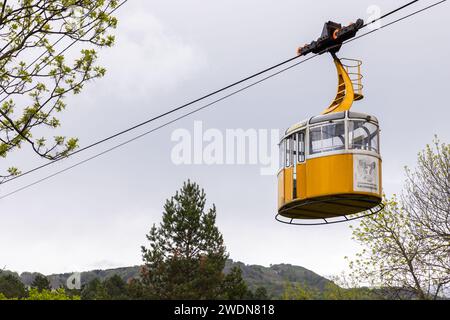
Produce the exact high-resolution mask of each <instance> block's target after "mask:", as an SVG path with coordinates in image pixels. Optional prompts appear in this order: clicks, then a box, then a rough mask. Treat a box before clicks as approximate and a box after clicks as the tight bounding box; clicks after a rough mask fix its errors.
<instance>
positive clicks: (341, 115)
mask: <svg viewBox="0 0 450 320" xmlns="http://www.w3.org/2000/svg"><path fill="white" fill-rule="evenodd" d="M332 56H333V58H334V63H335V65H336V69H337V74H338V90H337V94H336V98H335V99H334V100H333V102H332V103H331V105H330V106H329V107H328V108H327V109H326V110H325V111H324V112H323V113H322V114H321V115H318V116H314V117H312V118H310V119H308V120H305V121H302V122H300V123H298V124H296V125H294V126H292V127H290V128H289V129H288V130H286V133H285V135H284V137H283V138H282V139H281V142H280V145H279V147H280V166H281V168H280V170H279V172H278V215H277V220H279V221H281V222H286V223H293V221H302V220H303V219H308V220H305V221H312V220H310V219H321V220H322V221H323V220H324V221H325V223H329V221H328V220H327V219H329V218H334V217H345V218H346V219H347V220H349V219H348V218H347V217H346V216H347V215H351V214H356V213H359V212H364V211H368V210H369V211H368V212H370V213H375V212H378V211H379V210H380V209H381V208H382V204H381V199H382V188H381V156H380V128H379V123H378V120H377V118H376V117H374V116H371V115H368V114H365V113H360V112H352V111H350V108H351V106H352V104H353V102H354V101H358V100H361V99H362V98H363V94H362V84H361V79H362V75H361V62H360V61H359V60H350V59H345V60H344V59H342V61H345V63H346V64H343V62H342V61H341V60H340V59H338V58H337V57H336V55H335V54H334V53H333V52H332ZM377 208H378V209H377ZM372 210H378V211H372ZM283 218H284V219H283ZM286 218H287V221H286ZM298 219H300V220H298ZM283 220H284V221H283ZM343 221H345V220H343ZM296 224H301V223H296ZM307 224H310V223H307ZM320 224H321V223H320Z"/></svg>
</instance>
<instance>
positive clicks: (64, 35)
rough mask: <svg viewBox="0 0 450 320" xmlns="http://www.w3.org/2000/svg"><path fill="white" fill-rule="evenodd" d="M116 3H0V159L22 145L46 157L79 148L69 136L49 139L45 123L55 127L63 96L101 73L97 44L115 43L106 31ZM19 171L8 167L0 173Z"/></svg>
mask: <svg viewBox="0 0 450 320" xmlns="http://www.w3.org/2000/svg"><path fill="white" fill-rule="evenodd" d="M117 6H118V1H116V0H106V1H105V0H95V1H94V0H17V1H0V28H1V30H2V32H1V33H0V156H1V157H6V156H7V155H8V154H9V153H10V152H11V151H13V150H14V149H17V148H20V147H21V146H22V144H23V143H26V144H28V145H29V146H31V148H32V149H33V150H34V152H36V153H37V154H38V155H39V156H41V157H44V158H46V159H56V158H58V157H62V156H65V155H67V154H68V153H69V152H70V151H72V150H74V149H75V148H76V147H77V146H78V139H76V138H66V137H64V136H60V135H56V136H54V137H52V138H50V137H49V132H50V131H48V129H55V128H58V127H59V126H60V120H59V119H58V116H57V115H58V114H59V113H60V112H62V111H63V110H64V109H65V108H66V103H65V102H64V99H65V97H66V96H67V95H68V94H78V93H80V92H81V90H82V88H83V86H84V84H85V83H86V82H87V81H90V80H93V79H96V78H100V77H102V76H103V75H104V74H105V69H104V68H103V67H101V66H98V65H97V64H96V62H97V55H98V53H97V50H98V49H100V48H104V47H110V46H112V45H113V43H114V36H113V35H111V34H110V33H109V30H110V29H112V28H115V27H116V25H117V19H116V18H115V17H113V16H112V15H111V12H112V10H114V8H116V7H117ZM77 45H78V46H77ZM77 51H78V54H76V52H77ZM19 173H20V172H19V171H18V169H17V168H15V167H11V168H10V169H9V170H8V173H4V174H3V175H2V176H0V177H3V179H5V178H7V177H9V176H11V175H15V174H19Z"/></svg>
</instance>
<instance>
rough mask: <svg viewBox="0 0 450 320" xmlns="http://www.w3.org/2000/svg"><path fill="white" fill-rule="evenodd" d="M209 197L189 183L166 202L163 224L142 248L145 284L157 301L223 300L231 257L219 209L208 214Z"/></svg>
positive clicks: (149, 236) (151, 232)
mask: <svg viewBox="0 0 450 320" xmlns="http://www.w3.org/2000/svg"><path fill="white" fill-rule="evenodd" d="M205 203H206V195H205V192H204V191H203V189H200V187H199V186H198V184H196V183H192V182H190V181H188V182H185V183H184V185H183V187H182V189H181V190H180V191H178V192H176V194H175V196H173V197H171V198H170V199H168V200H167V201H166V204H165V205H164V212H163V218H162V222H161V224H160V225H159V227H157V226H156V225H153V227H152V228H151V230H150V233H149V234H148V235H147V239H148V240H149V242H150V246H149V247H148V248H145V247H142V253H143V260H144V263H145V266H144V268H143V269H142V274H141V277H142V281H143V285H144V287H145V289H146V290H145V291H146V292H150V293H151V294H150V296H149V298H153V299H215V298H217V297H219V295H220V289H221V284H222V280H223V268H224V266H225V261H226V259H227V258H228V255H227V253H226V250H225V246H224V243H223V237H222V234H221V233H220V232H219V230H218V228H217V227H216V225H215V223H216V208H215V206H214V205H213V206H212V208H210V209H209V210H205Z"/></svg>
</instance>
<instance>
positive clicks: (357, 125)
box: [348, 120, 379, 152]
mask: <svg viewBox="0 0 450 320" xmlns="http://www.w3.org/2000/svg"><path fill="white" fill-rule="evenodd" d="M348 133H349V147H350V149H360V150H367V151H374V152H379V149H378V139H379V129H378V126H377V125H376V124H374V123H372V122H368V121H364V120H360V121H359V120H352V121H350V122H349V129H348Z"/></svg>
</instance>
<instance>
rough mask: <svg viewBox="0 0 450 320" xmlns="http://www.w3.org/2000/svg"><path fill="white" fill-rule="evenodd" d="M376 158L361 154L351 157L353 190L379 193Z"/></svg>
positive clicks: (377, 162)
mask: <svg viewBox="0 0 450 320" xmlns="http://www.w3.org/2000/svg"><path fill="white" fill-rule="evenodd" d="M379 172H380V171H379V161H378V158H375V157H372V156H366V155H361V154H354V155H353V190H354V191H360V192H372V193H379V190H380V189H379V185H380V178H379Z"/></svg>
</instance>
